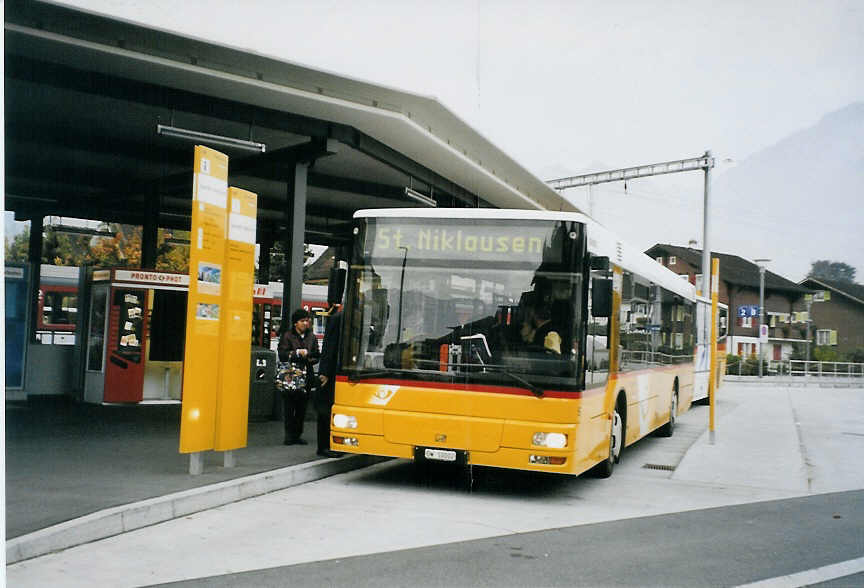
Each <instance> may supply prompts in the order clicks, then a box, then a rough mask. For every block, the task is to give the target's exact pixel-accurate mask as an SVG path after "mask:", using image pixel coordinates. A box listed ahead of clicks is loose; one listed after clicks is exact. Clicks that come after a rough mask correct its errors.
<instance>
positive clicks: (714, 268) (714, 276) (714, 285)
mask: <svg viewBox="0 0 864 588" xmlns="http://www.w3.org/2000/svg"><path fill="white" fill-rule="evenodd" d="M719 294H720V260H719V259H717V258H716V257H715V258H714V259H712V260H711V340H710V341H709V342H708V344H709V345H710V347H709V349H710V350H711V363H710V366H711V367H710V369H709V371H708V402H709V410H708V441H709V443H710V444H711V445H714V406H715V404H716V402H717V400H716V398H715V397H716V396H717V394H716V392H717V386H716V384H715V382H716V381H717V297H718V296H719Z"/></svg>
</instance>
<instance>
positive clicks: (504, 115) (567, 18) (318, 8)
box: [64, 0, 864, 281]
mask: <svg viewBox="0 0 864 588" xmlns="http://www.w3.org/2000/svg"><path fill="white" fill-rule="evenodd" d="M64 3H67V4H72V5H76V6H79V7H83V8H86V9H90V10H94V11H96V12H106V13H108V14H110V15H112V16H115V17H120V18H124V19H128V20H132V21H137V22H145V23H147V24H148V25H149V26H155V27H158V28H163V29H166V30H171V31H175V32H179V33H182V34H185V35H188V36H195V37H202V38H205V39H208V40H212V41H216V42H219V43H222V44H227V45H231V46H234V47H239V48H244V49H250V50H253V51H256V52H258V53H262V54H267V55H272V56H276V57H279V58H281V59H285V60H288V61H292V62H296V63H300V64H303V65H308V66H311V67H315V68H319V69H325V70H329V71H333V72H336V73H339V74H342V75H347V76H350V77H355V78H360V79H364V80H368V81H372V82H376V83H379V84H384V85H389V86H394V87H397V88H399V89H402V90H406V91H410V92H414V93H418V94H424V95H431V96H435V97H436V98H438V99H439V100H440V101H441V102H442V103H443V104H444V105H445V106H447V107H448V108H450V109H451V110H452V111H454V112H455V113H456V114H457V115H458V116H459V117H460V118H462V119H463V120H465V121H466V122H467V123H468V124H470V125H471V126H473V127H474V128H475V129H477V130H478V131H480V132H481V133H482V134H484V135H485V136H487V137H488V138H490V139H491V140H492V141H493V142H494V143H495V144H496V145H498V146H499V147H500V148H501V149H503V150H504V151H505V152H507V153H508V154H510V155H511V156H513V157H514V158H515V159H516V160H517V161H519V162H520V163H522V164H523V165H524V166H525V167H527V168H528V169H530V170H532V171H533V172H535V173H536V174H537V175H538V176H539V177H541V178H542V179H550V178H551V177H555V176H558V175H569V174H570V173H577V172H583V171H599V170H602V169H610V168H618V167H625V166H631V165H638V164H645V163H654V162H660V161H668V160H673V159H680V158H685V157H693V156H697V155H700V154H701V153H703V152H704V151H705V150H706V149H711V150H712V151H713V153H714V154H715V155H716V156H718V159H719V161H720V162H721V163H723V164H724V165H734V162H735V161H741V160H743V159H744V158H746V157H747V156H749V155H752V154H753V153H756V152H758V151H759V150H761V149H764V148H766V147H769V146H771V145H773V144H775V143H776V142H778V141H779V140H781V139H782V138H784V137H786V136H788V135H790V134H791V133H794V132H795V131H798V130H801V129H803V128H806V127H809V126H811V125H813V124H814V123H816V122H817V121H818V120H819V119H820V118H821V117H822V116H823V115H824V114H826V113H828V112H831V111H833V110H837V109H838V108H841V107H843V106H846V105H848V104H850V103H852V102H855V101H861V100H864V65H862V63H864V57H862V56H864V2H862V1H860V0H851V1H841V0H818V1H817V0H811V1H809V2H808V1H796V0H755V1H754V0H749V1H743V0H742V1H737V0H723V1H714V2H707V1H696V0H691V1H673V0H665V1H653V2H651V1H639V0H631V1H617V2H603V1H597V2H587V1H577V0H571V1H551V0H546V1H543V0H534V1H530V2H529V1H525V2H516V1H507V0H480V1H450V2H447V1H443V2H440V1H439V2H426V1H420V0H417V1H411V0H407V1H406V0H402V1H397V0H355V1H350V2H349V1H347V0H342V1H335V0H330V1H326V0H323V1H322V0H251V1H249V2H236V1H235V0H184V1H183V2H177V1H176V0H148V1H147V2H144V1H143V0H72V1H69V0H64ZM717 173H723V166H720V167H719V168H718V169H717ZM688 175H689V176H690V177H685V176H684V175H677V176H663V177H660V178H655V179H653V180H652V181H651V182H649V183H646V184H643V185H642V186H644V187H642V188H641V190H642V191H643V194H644V195H645V196H646V197H647V198H648V199H649V200H650V199H651V198H653V199H654V202H656V206H658V207H662V206H672V207H678V208H682V207H683V208H688V207H689V208H692V211H691V214H690V215H689V216H687V217H686V219H682V221H681V222H688V223H689V222H690V220H688V219H692V223H691V224H692V225H693V226H694V228H693V230H692V231H689V229H688V230H687V231H682V232H681V233H680V234H676V235H674V237H675V238H674V239H673V238H664V235H663V234H662V233H658V234H657V235H656V238H655V239H653V241H665V242H678V244H686V239H687V238H688V237H682V235H684V233H686V232H692V235H690V236H692V237H696V238H699V239H700V240H701V220H700V218H701V216H700V215H701V192H702V178H701V174H698V173H691V174H688ZM610 189H612V188H610ZM614 189H619V188H614ZM638 189H640V188H638V187H637V190H638ZM600 193H601V195H602V191H601V192H600ZM574 199H576V200H579V199H584V195H581V194H575V195H574ZM691 201H692V202H694V203H695V205H694V206H691V204H690V202H691ZM601 212H602V211H598V214H600V213H601ZM607 214H608V211H607ZM853 216H854V215H853ZM600 220H601V221H604V219H603V218H601V219H600ZM851 220H854V221H856V222H855V223H854V226H852V225H850V227H849V230H854V231H856V232H857V231H858V230H859V229H858V225H859V224H860V222H858V221H859V220H860V215H858V218H853V219H850V221H851ZM802 222H803V220H802ZM607 224H609V223H607ZM634 236H635V235H634ZM670 237H671V236H670ZM646 239H648V240H652V239H650V238H649V237H646V236H644V235H640V236H639V238H638V239H636V241H637V242H635V243H634V244H637V245H640V246H641V245H645V243H644V241H646ZM682 239H683V243H682V242H681V241H682ZM640 241H641V242H640ZM647 244H648V245H650V244H651V243H647ZM733 253H739V252H734V251H733ZM758 256H759V255H758V254H757V253H754V254H753V255H752V256H751V258H752V257H758ZM745 257H746V255H745ZM817 257H818V256H817ZM845 261H848V262H850V263H853V264H857V263H858V260H845ZM862 263H864V262H862ZM808 267H809V265H808ZM789 277H790V278H791V279H795V280H797V279H800V278H801V277H803V275H794V276H789ZM858 278H859V281H861V280H862V279H864V266H862V268H861V269H859V275H858Z"/></svg>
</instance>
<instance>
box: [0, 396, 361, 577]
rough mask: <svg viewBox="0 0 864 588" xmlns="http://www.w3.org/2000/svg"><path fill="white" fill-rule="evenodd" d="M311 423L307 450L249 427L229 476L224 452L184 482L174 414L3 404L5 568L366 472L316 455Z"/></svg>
mask: <svg viewBox="0 0 864 588" xmlns="http://www.w3.org/2000/svg"><path fill="white" fill-rule="evenodd" d="M314 416H315V413H314V410H311V409H310V410H309V412H308V414H307V421H306V424H305V428H304V434H303V438H304V439H306V440H307V441H308V442H309V444H308V445H291V446H285V445H282V440H283V425H282V422H281V421H275V420H270V421H262V422H251V423H249V438H248V445H247V447H246V448H243V449H238V450H236V451H235V457H236V459H235V462H236V466H235V467H233V468H225V467H223V454H222V453H217V452H207V453H206V454H205V460H204V463H205V466H204V473H203V474H201V475H198V476H191V475H189V456H188V455H185V454H180V453H179V452H178V445H179V438H180V406H179V405H139V406H99V405H90V404H80V403H75V402H72V401H70V400H68V399H65V398H57V397H45V398H42V399H36V400H32V399H31V400H30V401H29V402H27V403H7V404H6V538H7V545H6V547H7V549H6V551H7V561H8V562H9V563H12V562H14V561H17V560H19V559H23V558H27V557H33V556H35V555H39V554H41V553H47V551H51V550H54V549H60V548H63V547H67V546H69V545H74V544H78V543H81V542H83V541H88V540H93V539H98V538H101V537H107V536H110V535H113V534H116V533H118V532H124V531H127V530H131V529H132V528H137V527H140V526H145V525H148V524H153V523H155V522H160V521H161V520H168V519H170V518H175V517H177V516H182V515H183V514H187V513H189V512H196V511H198V510H203V509H205V508H212V507H214V506H219V505H220V504H227V503H228V502H233V501H235V500H239V499H241V498H247V497H249V496H255V495H258V494H262V493H265V492H270V491H273V490H278V489H281V488H285V487H288V486H291V485H294V484H297V483H302V482H306V481H309V480H315V479H320V478H322V477H325V476H329V475H333V474H334V473H340V472H343V471H348V470H350V469H354V468H357V467H363V466H365V465H367V464H368V463H370V461H369V460H368V459H367V458H363V457H362V456H348V457H344V458H341V459H324V458H321V457H319V456H318V455H316V453H315V450H316V445H315V429H316V424H315V420H314ZM130 513H134V517H133V516H131V515H130Z"/></svg>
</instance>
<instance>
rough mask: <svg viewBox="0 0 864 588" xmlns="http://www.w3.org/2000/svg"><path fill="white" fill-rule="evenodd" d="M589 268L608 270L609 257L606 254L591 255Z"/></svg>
mask: <svg viewBox="0 0 864 588" xmlns="http://www.w3.org/2000/svg"><path fill="white" fill-rule="evenodd" d="M591 269H592V270H600V271H608V270H609V258H608V257H606V256H602V257H601V256H592V257H591Z"/></svg>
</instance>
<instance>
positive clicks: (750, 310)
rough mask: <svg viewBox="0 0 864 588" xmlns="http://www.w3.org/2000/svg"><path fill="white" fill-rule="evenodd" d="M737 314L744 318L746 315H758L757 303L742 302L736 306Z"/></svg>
mask: <svg viewBox="0 0 864 588" xmlns="http://www.w3.org/2000/svg"><path fill="white" fill-rule="evenodd" d="M738 316H739V317H741V318H746V317H748V316H759V305H758V304H744V305H741V306H739V307H738Z"/></svg>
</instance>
